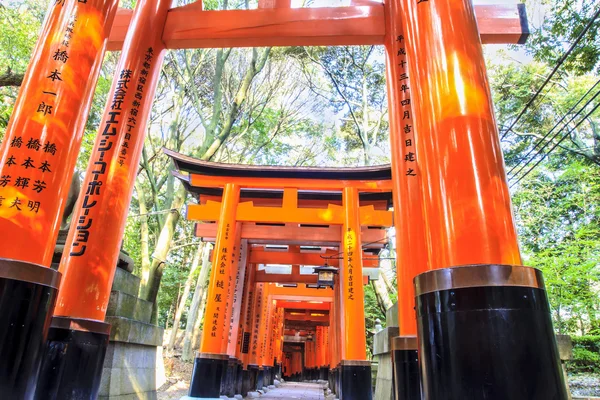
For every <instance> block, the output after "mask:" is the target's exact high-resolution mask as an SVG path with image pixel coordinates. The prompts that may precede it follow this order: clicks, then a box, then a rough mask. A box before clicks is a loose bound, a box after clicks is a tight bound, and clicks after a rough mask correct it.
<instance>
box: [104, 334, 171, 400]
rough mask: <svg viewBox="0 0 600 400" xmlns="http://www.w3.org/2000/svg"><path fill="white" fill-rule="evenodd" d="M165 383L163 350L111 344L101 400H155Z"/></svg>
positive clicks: (106, 361) (135, 345) (160, 348)
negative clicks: (158, 390) (157, 391)
mask: <svg viewBox="0 0 600 400" xmlns="http://www.w3.org/2000/svg"><path fill="white" fill-rule="evenodd" d="M111 336H112V334H111ZM165 382H166V378H165V370H164V364H163V358H162V347H156V346H148V345H140V344H137V343H124V342H110V343H109V345H108V350H107V352H106V358H105V360H104V369H103V372H102V381H101V383H100V394H99V399H103V400H104V399H106V400H126V399H130V398H131V399H140V400H146V399H148V400H154V399H156V389H158V388H159V387H161V386H162V385H163V384H164V383H165ZM127 396H129V397H127ZM136 396H137V397H136Z"/></svg>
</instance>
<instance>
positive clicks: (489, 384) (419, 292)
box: [415, 265, 567, 400]
mask: <svg viewBox="0 0 600 400" xmlns="http://www.w3.org/2000/svg"><path fill="white" fill-rule="evenodd" d="M415 293H416V303H417V321H418V336H419V356H420V362H421V376H422V381H423V394H424V397H425V398H426V399H428V400H438V399H445V400H446V399H447V400H453V399H457V400H458V399H484V398H485V399H487V400H506V399H511V400H550V399H551V400H566V399H567V391H566V388H565V384H564V380H563V375H562V369H561V365H560V360H559V356H558V350H557V346H556V339H555V336H554V330H553V328H552V320H551V318H550V307H549V305H548V299H547V297H546V291H545V288H544V283H543V278H542V273H541V272H540V271H539V270H536V269H533V268H528V267H522V266H510V265H471V266H464V267H454V268H446V269H440V270H434V271H429V272H426V273H424V274H421V275H419V276H417V277H416V279H415Z"/></svg>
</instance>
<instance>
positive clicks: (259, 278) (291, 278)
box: [255, 271, 369, 285]
mask: <svg viewBox="0 0 600 400" xmlns="http://www.w3.org/2000/svg"><path fill="white" fill-rule="evenodd" d="M255 280H256V282H259V283H260V282H272V283H298V284H309V285H316V284H317V275H316V274H313V275H301V274H299V273H291V274H267V273H266V272H265V271H256V275H255ZM368 284H369V276H368V275H364V276H363V285H368Z"/></svg>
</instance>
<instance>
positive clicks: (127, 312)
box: [106, 290, 152, 323]
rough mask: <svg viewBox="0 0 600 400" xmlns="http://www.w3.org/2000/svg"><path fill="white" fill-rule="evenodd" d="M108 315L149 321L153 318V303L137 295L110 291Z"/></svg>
mask: <svg viewBox="0 0 600 400" xmlns="http://www.w3.org/2000/svg"><path fill="white" fill-rule="evenodd" d="M106 315H107V316H111V317H125V318H128V319H133V320H136V321H140V322H145V323H149V322H150V320H151V318H152V303H151V302H149V301H146V300H142V299H140V298H138V297H137V296H132V295H131V294H128V293H125V292H121V291H116V290H113V291H112V292H111V293H110V300H109V301H108V309H107V310H106Z"/></svg>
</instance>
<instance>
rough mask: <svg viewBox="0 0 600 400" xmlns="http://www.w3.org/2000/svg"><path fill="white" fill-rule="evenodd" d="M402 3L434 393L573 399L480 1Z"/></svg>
mask: <svg viewBox="0 0 600 400" xmlns="http://www.w3.org/2000/svg"><path fill="white" fill-rule="evenodd" d="M396 1H399V2H400V4H401V6H402V11H403V15H404V16H405V18H403V27H404V31H405V33H406V35H405V39H406V52H407V54H408V57H409V58H408V71H407V72H406V73H407V75H408V76H409V77H410V82H411V89H410V93H411V105H412V107H413V110H414V111H415V114H414V121H413V122H414V125H415V128H416V130H415V141H416V158H417V159H418V160H419V165H420V172H421V175H422V180H423V187H424V188H425V190H424V192H423V207H424V215H425V220H426V224H425V227H426V239H427V249H428V259H429V262H430V263H431V265H432V266H433V267H435V268H437V270H434V271H430V272H426V273H424V274H421V275H419V276H418V277H417V278H416V280H415V288H416V289H415V290H416V296H417V304H416V306H417V317H418V337H419V356H420V364H421V373H422V378H423V379H422V381H423V390H424V396H425V398H427V399H432V400H435V399H450V398H452V399H455V398H456V399H473V398H486V399H540V400H541V399H566V398H567V394H566V391H565V387H564V381H563V379H562V373H561V368H560V362H559V358H558V352H557V349H556V344H555V339H554V333H553V329H552V322H551V318H550V314H549V307H548V302H547V298H546V295H545V291H544V285H543V280H542V278H541V273H540V272H539V271H537V270H534V269H532V268H526V267H522V266H520V265H519V264H520V263H521V257H520V254H519V247H518V243H517V238H516V232H515V227H514V222H513V217H512V212H511V204H510V194H509V192H508V187H507V184H506V174H505V170H504V163H503V159H502V150H501V147H500V141H499V138H498V130H497V126H496V122H495V118H494V112H493V107H492V101H491V94H490V89H489V84H488V81H487V76H486V70H485V63H484V58H483V51H482V47H481V41H480V38H479V33H478V29H477V23H476V18H475V14H474V9H473V5H472V4H471V2H470V1H469V0H452V1H450V0H396ZM473 355H478V356H473Z"/></svg>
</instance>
